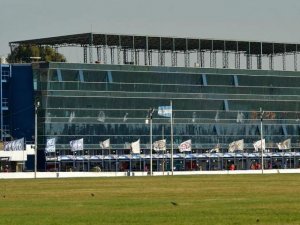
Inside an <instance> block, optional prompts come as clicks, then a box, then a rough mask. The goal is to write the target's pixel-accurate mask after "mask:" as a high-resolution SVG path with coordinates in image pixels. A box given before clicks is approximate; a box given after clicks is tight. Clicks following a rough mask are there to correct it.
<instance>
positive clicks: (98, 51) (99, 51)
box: [97, 46, 102, 63]
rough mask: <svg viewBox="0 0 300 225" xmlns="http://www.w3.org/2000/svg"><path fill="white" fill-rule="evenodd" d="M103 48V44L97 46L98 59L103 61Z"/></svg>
mask: <svg viewBox="0 0 300 225" xmlns="http://www.w3.org/2000/svg"><path fill="white" fill-rule="evenodd" d="M101 48H102V46H98V47H97V61H98V62H100V63H102V62H101V60H102V57H101Z"/></svg>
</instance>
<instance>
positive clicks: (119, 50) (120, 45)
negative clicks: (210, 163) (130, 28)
mask: <svg viewBox="0 0 300 225" xmlns="http://www.w3.org/2000/svg"><path fill="white" fill-rule="evenodd" d="M121 49H122V42H121V36H120V35H119V46H117V57H118V64H119V65H121Z"/></svg>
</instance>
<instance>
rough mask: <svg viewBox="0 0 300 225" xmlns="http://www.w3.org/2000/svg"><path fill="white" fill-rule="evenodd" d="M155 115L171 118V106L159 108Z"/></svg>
mask: <svg viewBox="0 0 300 225" xmlns="http://www.w3.org/2000/svg"><path fill="white" fill-rule="evenodd" d="M157 113H158V115H159V116H164V117H171V115H172V107H171V106H159V107H158V112H157Z"/></svg>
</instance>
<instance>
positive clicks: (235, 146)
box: [228, 139, 244, 152]
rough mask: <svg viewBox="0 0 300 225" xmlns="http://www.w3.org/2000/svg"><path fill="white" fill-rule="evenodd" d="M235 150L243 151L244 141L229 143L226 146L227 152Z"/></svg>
mask: <svg viewBox="0 0 300 225" xmlns="http://www.w3.org/2000/svg"><path fill="white" fill-rule="evenodd" d="M237 150H241V151H243V150H244V139H241V140H238V141H234V142H231V143H230V144H229V146H228V152H234V151H237Z"/></svg>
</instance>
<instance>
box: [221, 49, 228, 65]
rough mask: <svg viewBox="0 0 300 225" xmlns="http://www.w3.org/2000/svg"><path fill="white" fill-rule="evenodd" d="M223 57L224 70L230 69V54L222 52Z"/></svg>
mask: <svg viewBox="0 0 300 225" xmlns="http://www.w3.org/2000/svg"><path fill="white" fill-rule="evenodd" d="M222 56H223V68H226V69H228V67H229V52H227V51H224V52H222Z"/></svg>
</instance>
